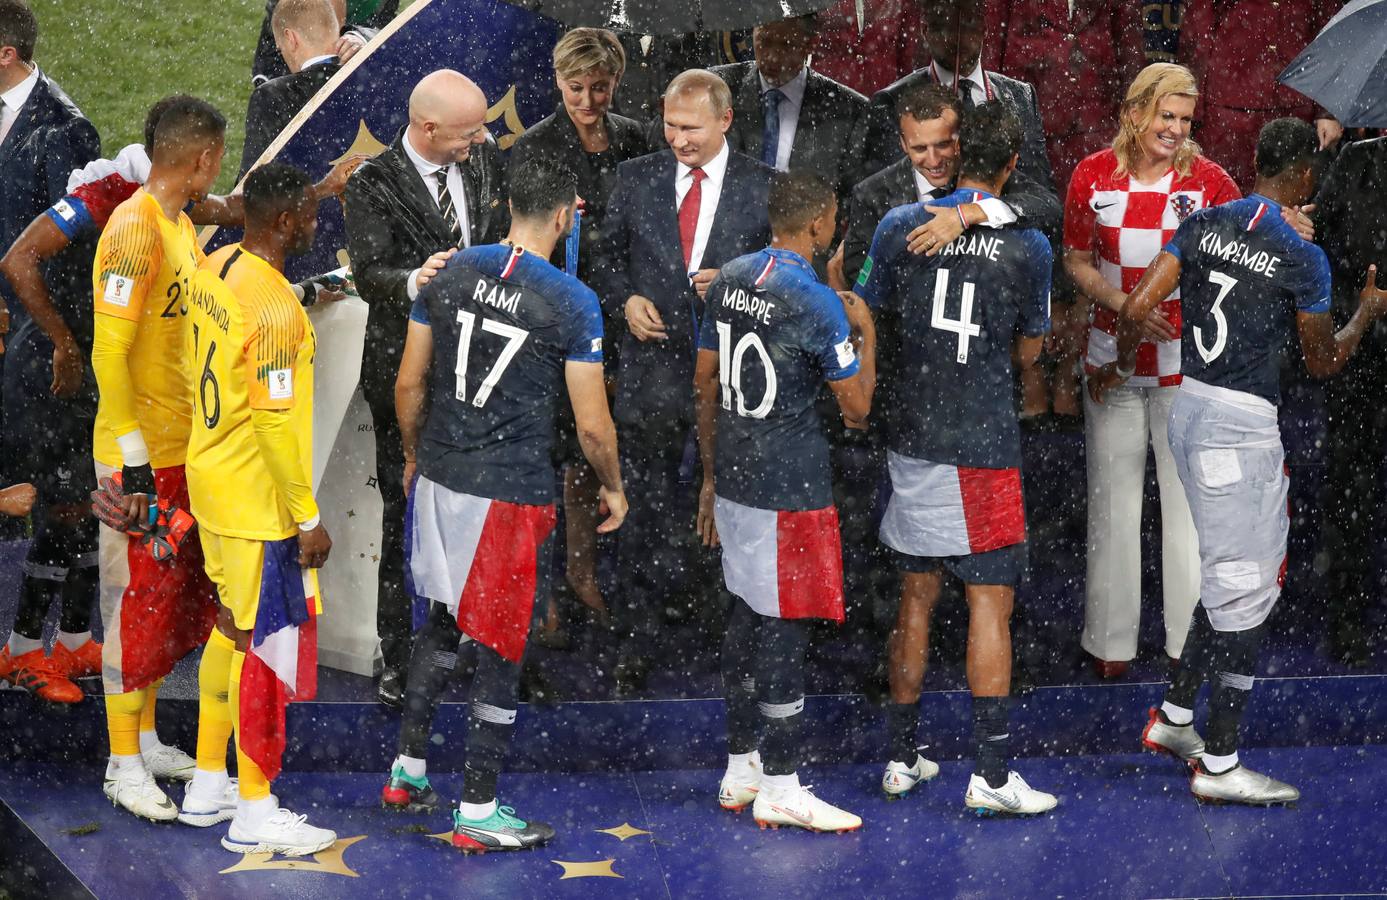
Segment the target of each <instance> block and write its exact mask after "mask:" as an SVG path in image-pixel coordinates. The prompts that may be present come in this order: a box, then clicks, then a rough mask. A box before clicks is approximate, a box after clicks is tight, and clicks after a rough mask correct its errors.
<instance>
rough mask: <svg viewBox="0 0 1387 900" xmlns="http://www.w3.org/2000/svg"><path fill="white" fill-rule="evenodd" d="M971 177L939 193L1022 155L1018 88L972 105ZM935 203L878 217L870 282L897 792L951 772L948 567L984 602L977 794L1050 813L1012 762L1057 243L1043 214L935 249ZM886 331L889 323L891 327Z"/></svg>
mask: <svg viewBox="0 0 1387 900" xmlns="http://www.w3.org/2000/svg"><path fill="white" fill-rule="evenodd" d="M959 140H960V154H961V160H960V165H959V176H958V189H957V190H956V191H954V193H953V194H952V195H950V196H949V197H946V198H944V199H942V200H938V201H935V202H934V205H935V206H941V207H945V208H950V207H952V208H955V209H957V208H958V207H959V206H960V205H962V204H966V203H971V202H976V201H979V200H982V199H986V198H989V197H994V196H996V195H997V194H999V193H1001V190H1002V188H1003V186H1004V185H1005V184H1006V182H1007V179H1008V178H1009V177H1010V176H1011V173H1012V172H1013V171H1014V170H1015V168H1016V158H1017V152H1018V150H1019V149H1020V146H1021V125H1020V123H1019V121H1018V120H1017V118H1016V114H1015V113H1014V112H1013V111H1012V109H1011V108H1010V106H1008V105H1007V104H1005V103H1004V102H991V103H985V104H981V105H979V106H978V107H976V108H974V109H972V110H969V111H968V112H967V113H966V114H965V116H964V122H963V128H962V131H961V133H960V137H959ZM931 215H932V214H931V213H930V212H929V211H928V210H926V209H925V207H924V206H923V205H922V204H918V203H912V204H909V205H906V206H901V207H897V208H896V209H893V210H892V211H891V212H890V213H888V214H887V216H886V218H885V219H883V220H882V222H881V224H880V225H879V226H878V227H877V231H876V236H875V237H874V238H873V239H872V248H871V251H870V252H869V254H868V256H867V261H866V263H864V265H863V267H862V270H861V272H860V273H859V275H858V280H857V287H856V291H857V293H858V294H859V295H861V296H862V297H863V298H864V299H865V300H866V301H867V303H869V304H870V305H871V306H872V308H873V309H874V310H876V309H883V310H890V311H892V312H894V313H895V314H896V317H895V318H896V319H897V320H898V321H899V323H900V324H899V328H900V330H901V334H902V335H904V336H906V337H907V339H906V340H903V341H902V351H901V359H900V362H899V365H898V366H896V367H894V370H893V371H891V372H889V373H888V372H883V373H882V378H883V380H885V379H887V378H890V379H893V385H894V391H893V395H894V396H895V397H896V398H897V401H896V402H897V408H896V409H894V410H892V416H891V421H890V427H889V428H888V434H887V438H886V440H887V451H888V452H887V466H888V469H889V471H890V475H891V489H892V495H891V500H890V502H889V503H888V505H887V508H886V513H885V516H884V517H883V519H882V523H881V540H882V543H884V544H885V545H886V546H887V547H889V548H890V549H891V550H893V551H894V552H895V554H896V559H897V565H898V568H899V569H900V571H901V601H900V608H899V611H898V613H897V619H896V627H895V630H894V631H893V632H892V634H891V639H890V644H889V648H888V655H889V662H890V668H889V675H890V682H891V703H890V706H889V707H888V710H887V718H888V721H889V726H890V736H891V737H890V744H891V746H890V758H889V762H888V763H887V765H886V772H885V774H884V775H883V776H882V789H883V790H884V791H885V792H886V794H887V796H892V797H896V796H901V795H903V794H905V793H908V792H909V791H910V790H911V789H913V788H914V787H915V786H916V785H917V784H919V783H920V782H921V781H927V780H929V779H931V778H933V777H935V776H936V775H938V774H939V767H938V766H937V765H935V764H934V763H933V762H931V761H930V760H927V759H925V758H924V757H923V756H922V755H920V753H919V751H918V750H917V748H916V732H917V730H918V728H919V723H920V706H919V702H920V688H921V684H922V683H923V681H924V674H925V664H926V660H927V656H928V650H929V623H930V617H931V615H932V613H933V611H934V606H935V604H936V603H937V602H938V600H939V592H940V587H941V584H942V578H943V574H944V572H946V571H947V572H949V573H952V574H953V575H955V576H957V577H958V578H960V579H962V581H963V583H964V593H965V596H966V597H967V602H968V659H967V670H968V686H969V687H970V688H971V689H972V692H973V737H974V742H975V746H976V760H975V763H974V765H975V768H974V774H973V776H972V778H971V779H970V780H969V782H968V789H967V792H966V793H965V795H964V804H965V805H966V806H967V807H969V808H971V809H974V810H977V811H978V812H979V813H1002V814H1035V813H1042V812H1046V811H1047V810H1050V809H1052V808H1053V807H1054V806H1055V803H1056V802H1057V801H1056V799H1055V797H1054V796H1052V795H1050V794H1047V793H1045V792H1043V791H1037V790H1035V789H1033V788H1031V787H1030V786H1029V785H1027V784H1026V782H1025V780H1024V779H1023V778H1022V777H1021V776H1020V775H1019V774H1017V773H1016V772H1014V771H1011V770H1010V764H1009V759H1008V757H1009V753H1008V736H1009V735H1008V730H1007V721H1008V695H1009V694H1010V690H1011V634H1010V619H1011V611H1012V603H1013V599H1014V596H1015V589H1016V584H1017V582H1019V581H1020V580H1021V576H1022V573H1023V570H1024V568H1025V565H1026V517H1025V507H1024V503H1023V501H1022V496H1021V437H1020V429H1019V426H1018V424H1017V418H1016V411H1015V408H1014V407H1013V404H1012V388H1011V385H1012V360H1013V358H1015V359H1017V360H1018V361H1019V364H1020V366H1021V367H1022V368H1025V367H1027V366H1030V365H1031V364H1033V363H1034V362H1035V360H1036V357H1037V356H1039V354H1040V349H1041V344H1042V342H1043V341H1044V339H1045V334H1046V332H1047V331H1048V330H1049V327H1050V309H1049V305H1050V300H1049V298H1050V270H1051V262H1052V260H1053V256H1052V254H1051V251H1050V245H1049V243H1048V242H1047V241H1046V240H1045V238H1044V236H1043V235H1042V234H1041V233H1040V232H1039V231H1036V230H1035V229H1031V228H1016V227H1008V228H1004V229H1001V230H997V231H985V232H984V231H966V232H964V233H963V234H961V235H960V236H959V237H957V238H955V239H954V240H953V241H952V242H950V243H949V244H948V245H946V246H945V247H944V248H943V249H942V250H941V251H940V252H939V253H938V254H937V255H935V256H916V255H914V254H912V253H911V252H910V251H909V249H908V246H907V244H908V235H909V234H910V232H911V231H912V230H913V229H914V228H916V227H917V226H918V225H920V224H921V223H923V222H925V221H927V220H929V218H930V217H931ZM882 339H883V340H886V337H885V336H884V335H883V338H882Z"/></svg>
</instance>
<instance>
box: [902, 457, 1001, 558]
mask: <svg viewBox="0 0 1387 900" xmlns="http://www.w3.org/2000/svg"><path fill="white" fill-rule="evenodd" d="M887 468H888V469H889V470H890V472H891V500H890V501H889V502H888V503H887V505H886V513H885V515H883V516H882V519H881V541H882V543H884V544H886V546H888V547H890V548H891V549H893V550H897V551H899V552H901V553H908V554H910V555H911V556H922V557H929V558H938V557H949V556H970V555H972V554H975V553H987V552H989V551H992V550H1000V549H1001V548H1003V547H1010V546H1011V545H1013V544H1019V543H1021V542H1022V541H1024V540H1025V539H1026V506H1025V501H1024V499H1023V497H1022V494H1021V470H1020V469H981V468H972V467H969V466H953V465H948V464H946V463H936V462H930V461H929V460H924V459H915V458H914V457H910V456H904V455H901V454H899V453H888V454H887Z"/></svg>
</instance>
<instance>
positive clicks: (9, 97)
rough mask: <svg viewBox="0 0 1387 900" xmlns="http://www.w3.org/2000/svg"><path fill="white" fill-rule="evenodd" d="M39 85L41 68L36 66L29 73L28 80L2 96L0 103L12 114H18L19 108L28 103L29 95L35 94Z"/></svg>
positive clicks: (0, 95) (0, 96)
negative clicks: (35, 88)
mask: <svg viewBox="0 0 1387 900" xmlns="http://www.w3.org/2000/svg"><path fill="white" fill-rule="evenodd" d="M38 83H39V67H38V66H34V70H33V71H32V72H30V73H29V77H28V78H25V79H24V80H23V81H21V82H20V83H19V84H16V85H15V86H14V87H12V88H10V89H9V90H8V91H5V93H3V94H0V103H3V104H4V105H5V107H6V108H7V109H8V110H9V111H10V112H12V113H18V112H19V108H20V107H21V106H23V105H24V104H25V103H26V102H28V100H29V95H30V94H32V93H33V92H34V86H35V85H37V84H38Z"/></svg>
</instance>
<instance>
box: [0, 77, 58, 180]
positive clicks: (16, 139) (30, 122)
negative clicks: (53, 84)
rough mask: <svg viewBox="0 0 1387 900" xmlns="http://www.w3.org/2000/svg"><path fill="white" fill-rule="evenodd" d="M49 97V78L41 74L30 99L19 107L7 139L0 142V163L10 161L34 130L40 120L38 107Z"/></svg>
mask: <svg viewBox="0 0 1387 900" xmlns="http://www.w3.org/2000/svg"><path fill="white" fill-rule="evenodd" d="M47 99H48V83H47V80H46V79H45V78H44V77H43V76H42V75H40V76H39V80H38V83H37V84H35V85H34V89H33V90H32V91H30V92H29V99H28V100H26V101H25V103H24V105H23V106H21V107H20V108H19V113H18V115H16V116H15V120H14V123H13V124H12V125H10V130H9V133H8V134H6V135H5V141H4V143H3V144H0V163H6V162H9V160H10V157H11V156H13V155H14V152H15V150H16V149H17V148H18V147H19V145H20V144H22V143H24V139H25V138H27V137H28V136H29V133H30V132H32V131H33V130H34V123H35V122H36V121H37V120H38V108H39V107H40V106H41V105H43V104H44V103H45V102H46V101H47Z"/></svg>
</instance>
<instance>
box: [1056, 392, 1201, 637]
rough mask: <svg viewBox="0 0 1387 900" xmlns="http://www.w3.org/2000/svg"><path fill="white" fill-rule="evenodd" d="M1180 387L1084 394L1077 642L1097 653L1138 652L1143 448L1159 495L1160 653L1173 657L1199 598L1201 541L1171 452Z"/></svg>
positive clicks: (1144, 468) (1144, 465)
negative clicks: (1084, 510)
mask: <svg viewBox="0 0 1387 900" xmlns="http://www.w3.org/2000/svg"><path fill="white" fill-rule="evenodd" d="M1178 391H1179V388H1178V387H1121V388H1118V389H1116V390H1114V391H1111V392H1110V393H1109V394H1108V396H1107V398H1106V399H1105V400H1104V401H1103V403H1101V404H1098V403H1094V402H1093V400H1092V399H1091V398H1090V397H1089V396H1088V392H1087V391H1085V392H1084V432H1085V437H1086V443H1087V447H1086V455H1087V458H1088V582H1087V592H1086V597H1085V603H1084V634H1083V641H1082V643H1083V648H1084V649H1085V650H1087V651H1088V652H1089V653H1091V654H1093V655H1094V656H1096V657H1097V658H1098V659H1104V660H1112V661H1126V660H1130V659H1132V658H1134V657H1135V656H1136V655H1137V632H1138V629H1139V627H1140V624H1141V501H1142V486H1143V483H1144V482H1145V479H1146V447H1147V444H1148V442H1149V443H1150V446H1151V449H1152V450H1153V451H1155V457H1156V481H1157V484H1158V485H1159V486H1160V494H1161V587H1162V593H1163V595H1164V598H1163V599H1164V612H1165V652H1166V653H1167V654H1168V655H1170V656H1172V657H1176V658H1178V657H1179V656H1180V651H1181V650H1182V649H1183V648H1184V646H1185V634H1186V633H1187V632H1188V631H1189V627H1190V616H1191V615H1192V614H1193V612H1194V607H1195V604H1196V603H1198V601H1199V543H1198V539H1197V538H1196V536H1195V531H1194V520H1193V519H1192V518H1191V516H1190V507H1189V502H1188V501H1187V500H1186V499H1185V491H1184V487H1183V486H1182V485H1181V483H1180V476H1179V473H1178V472H1177V470H1176V467H1175V458H1174V456H1173V455H1172V454H1171V452H1170V440H1169V437H1168V432H1167V429H1168V425H1169V419H1170V405H1171V403H1172V401H1174V399H1175V394H1176V393H1177V392H1178Z"/></svg>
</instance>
